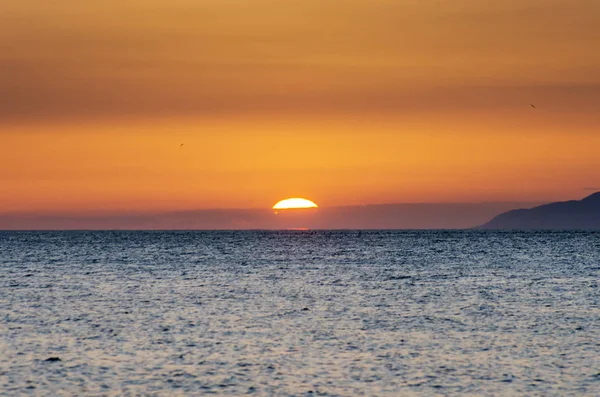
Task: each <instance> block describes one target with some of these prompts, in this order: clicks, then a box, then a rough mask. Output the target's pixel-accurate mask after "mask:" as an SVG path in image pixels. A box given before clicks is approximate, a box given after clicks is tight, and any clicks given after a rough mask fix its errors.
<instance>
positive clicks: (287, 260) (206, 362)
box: [0, 231, 600, 396]
mask: <svg viewBox="0 0 600 397" xmlns="http://www.w3.org/2000/svg"><path fill="white" fill-rule="evenodd" d="M599 277H600V233H575V232H553V233H550V232H527V233H516V232H483V231H369V232H367V231H290V232H266V231H265V232H260V231H247V232H124V231H123V232H0V394H1V395H9V396H11V395H53V396H58V395H78V396H82V395H89V396H105V395H106V396H113V395H125V396H128V395H131V396H134V395H143V396H152V395H156V396H172V395H209V394H217V395H230V396H237V395H255V396H270V395H273V396H398V395H402V396H410V395H426V396H434V395H461V396H463V395H477V396H480V395H489V396H494V395H503V396H507V395H518V396H521V395H543V396H552V395H556V396H581V395H590V396H594V395H595V396H597V395H600V288H599V281H600V280H599ZM50 358H54V361H47V360H48V359H50ZM59 360H60V361H59Z"/></svg>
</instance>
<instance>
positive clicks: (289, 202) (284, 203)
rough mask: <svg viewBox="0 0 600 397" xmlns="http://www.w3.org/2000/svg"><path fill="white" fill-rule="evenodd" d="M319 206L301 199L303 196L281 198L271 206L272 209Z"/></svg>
mask: <svg viewBox="0 0 600 397" xmlns="http://www.w3.org/2000/svg"><path fill="white" fill-rule="evenodd" d="M318 207H319V206H318V205H317V204H315V203H314V202H313V201H310V200H307V199H303V198H298V197H294V198H289V199H285V200H281V201H280V202H278V203H277V204H275V205H274V206H273V209H274V210H289V209H299V208H318Z"/></svg>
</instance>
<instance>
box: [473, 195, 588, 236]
mask: <svg viewBox="0 0 600 397" xmlns="http://www.w3.org/2000/svg"><path fill="white" fill-rule="evenodd" d="M478 229H488V230H491V229H496V230H498V229H499V230H509V229H517V230H518V229H521V230H600V192H597V193H594V194H592V195H591V196H588V197H586V198H584V199H583V200H572V201H565V202H558V203H550V204H546V205H541V206H539V207H534V208H531V209H519V210H513V211H509V212H505V213H503V214H500V215H498V216H497V217H495V218H494V219H492V220H491V221H490V222H488V223H486V224H484V225H482V226H479V227H478Z"/></svg>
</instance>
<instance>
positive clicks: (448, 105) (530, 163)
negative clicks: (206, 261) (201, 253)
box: [0, 0, 600, 212]
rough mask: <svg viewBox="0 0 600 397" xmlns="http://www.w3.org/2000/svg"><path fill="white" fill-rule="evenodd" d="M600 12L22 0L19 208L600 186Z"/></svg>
mask: <svg viewBox="0 0 600 397" xmlns="http://www.w3.org/2000/svg"><path fill="white" fill-rule="evenodd" d="M598 16H600V2H598V1H597V0H519V1H516V0H502V1H500V0H494V1H481V0H452V1H450V0H448V1H439V0H436V1H434V0H395V1H392V0H370V1H365V0H361V1H358V0H279V1H275V0H255V1H247V0H170V1H167V0H118V1H117V0H102V1H99V0H86V1H74V0H70V1H66V0H58V1H53V2H49V1H46V0H18V1H17V0H0V212H12V211H14V212H17V211H41V212H43V211H66V210H76V211H102V210H110V211H113V210H117V211H118V210H178V209H193V208H270V207H271V206H272V205H273V204H274V203H275V202H277V201H278V200H280V199H282V198H286V197H296V196H299V197H307V198H310V199H312V200H314V201H315V202H317V203H318V204H319V205H320V206H321V207H322V206H334V205H344V204H367V203H394V202H420V201H424V202H472V201H507V200H520V201H527V200H531V201H539V200H556V199H568V198H579V197H582V196H585V195H586V194H588V193H589V192H590V191H591V190H593V189H594V188H595V187H598V186H600V155H599V154H598V153H599V148H600V73H598V70H600V51H598V48H599V47H600V29H598V26H597V24H598ZM530 103H533V104H535V106H536V109H534V108H532V107H530V105H529V104H530ZM180 143H184V146H183V147H180ZM598 190H600V188H599V189H598Z"/></svg>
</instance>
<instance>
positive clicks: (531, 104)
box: [529, 103, 537, 109]
mask: <svg viewBox="0 0 600 397" xmlns="http://www.w3.org/2000/svg"><path fill="white" fill-rule="evenodd" d="M529 105H530V106H531V107H532V108H534V109H537V108H536V107H535V106H534V105H533V103H530V104H529Z"/></svg>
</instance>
